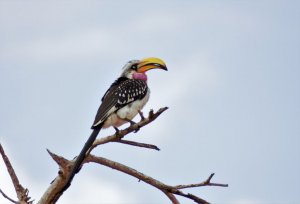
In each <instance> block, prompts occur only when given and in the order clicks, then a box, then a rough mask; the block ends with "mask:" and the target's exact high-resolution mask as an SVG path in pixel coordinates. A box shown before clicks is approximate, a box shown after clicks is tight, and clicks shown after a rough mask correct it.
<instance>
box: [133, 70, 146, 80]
mask: <svg viewBox="0 0 300 204" xmlns="http://www.w3.org/2000/svg"><path fill="white" fill-rule="evenodd" d="M132 78H133V79H138V80H143V81H147V75H146V74H145V73H138V72H135V73H133V74H132Z"/></svg>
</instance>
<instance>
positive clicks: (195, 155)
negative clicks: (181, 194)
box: [0, 0, 300, 204]
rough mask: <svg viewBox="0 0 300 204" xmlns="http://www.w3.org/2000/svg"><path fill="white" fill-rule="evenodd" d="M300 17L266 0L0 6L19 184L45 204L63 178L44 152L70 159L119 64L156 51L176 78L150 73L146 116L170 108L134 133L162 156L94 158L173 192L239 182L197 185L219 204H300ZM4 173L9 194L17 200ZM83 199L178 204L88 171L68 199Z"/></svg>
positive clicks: (10, 137) (1, 52)
mask: <svg viewBox="0 0 300 204" xmlns="http://www.w3.org/2000/svg"><path fill="white" fill-rule="evenodd" d="M299 9H300V3H299V1H266V0H263V1H250V0H249V1H185V2H183V1H171V0H166V1H163V2H162V1H121V0H120V1H100V0H99V1H96V0H94V1H79V0H76V1H67V0H64V1H35V0H29V1H26V2H25V1H17V0H16V1H14V0H11V1H8V0H0V45H1V46H0V94H1V95H0V96H1V100H0V139H1V143H2V145H4V148H5V149H6V150H7V153H8V155H9V157H10V159H11V161H12V163H13V165H14V166H16V170H17V173H18V175H19V179H20V180H21V183H22V184H23V185H24V186H25V187H27V188H29V189H30V195H31V196H32V197H33V198H34V199H36V200H38V198H39V197H40V196H41V194H42V193H43V191H44V190H45V189H46V187H48V185H49V182H50V181H51V180H52V179H53V178H54V177H55V176H56V173H57V166H56V164H55V163H54V162H53V161H52V160H51V159H50V157H49V156H48V154H47V153H46V148H49V149H50V150H52V151H53V152H55V153H58V154H61V155H63V156H65V157H67V158H72V157H74V156H75V155H76V154H77V153H78V152H79V151H80V149H81V147H82V145H83V144H84V142H85V140H86V139H87V137H88V136H89V134H90V132H91V131H90V129H89V127H90V125H91V123H92V122H93V119H94V115H95V113H96V111H97V108H98V105H99V101H100V98H101V97H102V95H103V93H104V92H105V91H106V89H107V88H108V86H109V85H110V84H111V83H112V82H113V80H114V79H115V78H116V77H117V76H118V75H119V73H120V70H121V68H122V67H123V65H124V64H125V63H126V62H127V61H128V60H131V59H140V58H143V57H149V56H155V57H160V58H162V59H164V60H165V62H166V64H167V65H168V68H169V71H168V72H162V71H158V70H153V71H151V72H149V73H148V78H149V86H150V88H151V92H152V94H151V97H150V101H149V102H148V104H147V106H146V107H145V108H144V112H148V111H149V109H151V108H153V109H155V110H157V109H158V108H160V107H163V106H169V107H170V109H169V110H168V111H167V112H165V113H164V114H163V115H162V116H161V117H160V118H159V119H158V120H157V121H155V122H154V123H153V124H151V125H149V126H147V127H145V128H143V129H142V130H141V131H139V132H138V133H137V134H133V135H131V136H130V137H129V138H130V139H133V140H138V141H141V142H148V143H153V144H156V145H157V146H159V147H160V148H161V151H160V152H156V151H151V150H143V149H139V148H134V147H129V146H125V145H119V144H109V145H106V146H105V147H103V148H101V149H100V148H99V149H97V150H96V151H95V152H94V153H95V154H97V155H100V156H104V157H107V158H109V159H113V160H116V161H119V162H121V163H124V164H127V165H129V166H131V167H133V168H136V169H137V170H140V171H141V172H143V173H146V174H148V175H151V176H153V177H155V178H157V179H160V180H161V181H163V182H165V183H167V184H170V185H172V184H174V185H177V184H185V183H193V182H199V181H202V180H204V179H206V178H207V177H208V176H209V174H210V173H212V172H214V173H216V175H215V177H214V179H213V180H214V181H216V182H221V183H228V184H229V188H218V187H203V188H197V189H190V190H188V191H189V192H191V193H194V194H196V195H198V196H200V197H202V198H204V199H206V200H208V201H210V202H212V203H235V204H242V203H300V190H299V183H300V174H299V172H300V158H299V155H300V90H299V88H300V82H299V77H300V71H299V70H300V37H299V36H300V21H299V19H300V12H299ZM111 132H113V130H105V131H103V132H101V134H100V136H105V135H107V134H109V133H111ZM0 168H1V170H0V172H1V173H0V176H1V177H0V188H1V189H3V190H6V189H7V190H6V192H7V193H8V194H9V195H11V196H14V192H13V188H12V186H11V185H10V182H9V177H8V175H7V174H6V173H5V169H4V167H3V163H2V162H0ZM180 200H181V201H182V202H183V203H187V202H188V201H187V200H185V199H180ZM74 201H77V202H78V203H149V204H150V203H166V202H168V200H167V198H166V197H165V195H163V194H162V193H161V192H160V191H158V190H156V189H154V188H152V187H150V186H147V185H146V184H143V183H141V182H138V181H137V180H136V179H133V178H131V177H129V176H127V175H124V174H122V173H118V172H116V171H113V170H111V169H108V168H106V167H102V166H97V165H91V164H89V165H86V166H85V168H84V169H83V170H82V171H81V173H80V174H79V175H78V176H77V177H76V178H75V180H74V182H73V183H72V186H71V188H70V189H69V190H68V191H67V192H66V193H65V194H64V195H63V196H62V198H61V200H60V202H59V203H64V204H67V203H74ZM0 203H7V202H6V201H5V200H4V199H3V198H2V197H0ZM190 203H192V202H190Z"/></svg>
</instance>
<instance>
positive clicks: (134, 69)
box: [121, 57, 168, 81]
mask: <svg viewBox="0 0 300 204" xmlns="http://www.w3.org/2000/svg"><path fill="white" fill-rule="evenodd" d="M150 69H163V70H166V71H167V70H168V69H167V67H166V64H165V63H164V61H162V60H161V59H159V58H155V57H149V58H144V59H141V60H131V61H129V62H127V64H125V66H124V67H123V72H122V74H121V77H126V78H129V79H140V80H145V81H146V80H147V75H146V74H145V72H147V71H148V70H150Z"/></svg>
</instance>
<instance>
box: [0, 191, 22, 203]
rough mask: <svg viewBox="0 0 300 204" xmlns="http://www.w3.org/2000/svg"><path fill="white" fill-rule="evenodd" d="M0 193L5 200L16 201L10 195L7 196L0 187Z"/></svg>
mask: <svg viewBox="0 0 300 204" xmlns="http://www.w3.org/2000/svg"><path fill="white" fill-rule="evenodd" d="M0 193H1V194H2V195H3V197H4V198H6V199H7V200H9V201H10V202H12V203H18V202H17V201H14V200H13V199H11V198H10V197H8V196H7V195H6V194H5V193H4V192H3V191H2V190H1V189H0Z"/></svg>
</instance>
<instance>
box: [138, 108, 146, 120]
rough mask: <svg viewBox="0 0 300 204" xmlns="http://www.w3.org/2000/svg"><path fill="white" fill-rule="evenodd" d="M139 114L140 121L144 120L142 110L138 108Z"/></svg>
mask: <svg viewBox="0 0 300 204" xmlns="http://www.w3.org/2000/svg"><path fill="white" fill-rule="evenodd" d="M139 115H140V117H141V121H143V120H145V117H144V114H143V112H142V111H140V110H139Z"/></svg>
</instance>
